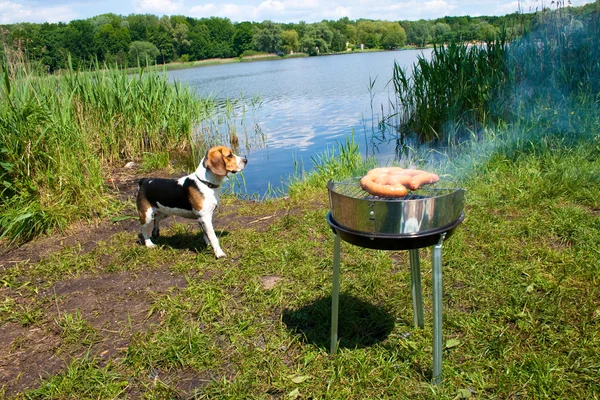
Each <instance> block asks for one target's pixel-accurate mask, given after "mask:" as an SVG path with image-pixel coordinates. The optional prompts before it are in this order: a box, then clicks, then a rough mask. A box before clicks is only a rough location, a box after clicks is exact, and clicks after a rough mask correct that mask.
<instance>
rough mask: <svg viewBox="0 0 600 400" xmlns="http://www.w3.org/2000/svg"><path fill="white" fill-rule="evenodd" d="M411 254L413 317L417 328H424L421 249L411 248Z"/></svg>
mask: <svg viewBox="0 0 600 400" xmlns="http://www.w3.org/2000/svg"><path fill="white" fill-rule="evenodd" d="M409 254H410V281H411V286H412V301H413V317H414V320H415V327H416V328H423V327H424V326H425V323H424V321H423V294H422V290H421V266H420V262H419V249H411V250H409Z"/></svg>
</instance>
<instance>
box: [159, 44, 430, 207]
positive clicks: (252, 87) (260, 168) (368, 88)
mask: <svg viewBox="0 0 600 400" xmlns="http://www.w3.org/2000/svg"><path fill="white" fill-rule="evenodd" d="M430 53H431V51H430V50H424V51H420V50H409V51H394V52H380V53H360V54H349V55H340V56H323V57H310V58H298V59H286V60H278V61H266V62H252V63H236V64H225V65H214V66H207V67H200V68H193V69H186V70H177V71H169V72H168V75H169V77H170V78H171V79H176V80H178V81H180V82H182V83H183V84H188V85H190V86H191V87H192V89H193V90H194V91H195V92H196V93H197V94H198V95H199V96H201V97H206V96H212V97H213V98H215V99H216V100H217V101H218V104H219V107H220V110H221V112H222V113H224V114H225V115H226V118H223V119H221V120H216V121H211V122H210V124H212V125H211V129H214V130H215V132H217V133H218V135H216V137H214V138H213V139H216V140H219V139H220V140H222V141H227V140H229V139H230V138H231V137H232V135H234V136H235V137H236V138H237V139H238V140H239V146H240V148H241V149H243V150H244V151H245V152H246V153H247V154H246V155H247V157H248V159H249V163H248V166H247V167H246V169H245V170H244V175H243V180H244V185H243V187H244V190H246V191H247V192H248V194H255V195H258V196H261V195H262V194H264V192H265V191H266V190H268V188H269V187H281V185H282V182H283V181H284V180H285V179H287V178H288V177H289V176H290V175H292V174H294V173H295V172H296V170H297V168H298V165H303V166H304V168H306V169H310V168H312V163H311V162H310V160H311V158H312V157H314V156H316V155H319V154H321V153H322V152H323V151H325V150H326V149H328V148H331V147H334V146H336V145H337V143H343V142H344V140H345V138H346V137H347V136H349V135H351V134H354V135H355V137H356V138H357V142H359V144H360V147H361V151H363V152H364V154H365V155H374V156H375V157H376V158H378V159H379V162H380V163H381V164H386V163H389V162H390V161H391V160H393V159H395V158H397V157H399V156H400V155H402V154H403V152H405V150H406V149H407V147H406V146H410V145H411V144H410V140H408V139H406V138H402V139H403V140H401V141H399V140H398V138H397V137H396V136H395V135H393V134H391V133H392V132H391V130H390V127H386V126H381V125H380V124H379V121H380V120H381V118H382V117H383V115H389V114H392V113H393V109H394V104H393V103H394V101H395V100H394V94H393V87H392V85H388V83H389V81H390V79H391V78H392V75H393V67H394V61H396V62H397V63H398V64H400V65H404V66H405V67H406V68H409V67H410V66H412V64H413V62H414V61H415V60H416V57H417V55H420V54H421V55H423V56H425V57H429V56H430ZM240 98H241V100H239V101H235V102H232V101H231V99H240ZM226 99H230V100H229V101H228V100H226ZM202 132H204V130H203V131H202ZM360 138H362V139H360ZM359 139H360V140H359ZM238 179H239V178H238ZM240 186H241V185H240Z"/></svg>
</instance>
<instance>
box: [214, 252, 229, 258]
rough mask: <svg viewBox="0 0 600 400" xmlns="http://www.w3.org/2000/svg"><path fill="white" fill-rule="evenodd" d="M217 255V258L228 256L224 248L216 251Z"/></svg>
mask: <svg viewBox="0 0 600 400" xmlns="http://www.w3.org/2000/svg"><path fill="white" fill-rule="evenodd" d="M215 256H216V257H217V258H225V257H227V254H225V252H223V250H219V251H215Z"/></svg>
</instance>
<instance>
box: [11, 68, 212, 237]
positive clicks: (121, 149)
mask: <svg viewBox="0 0 600 400" xmlns="http://www.w3.org/2000/svg"><path fill="white" fill-rule="evenodd" d="M1 74H2V78H3V79H2V85H1V87H0V193H1V197H0V207H1V208H2V213H0V235H1V236H2V237H4V236H7V237H10V238H12V239H13V240H15V239H20V240H27V239H30V238H32V237H34V236H36V235H39V234H41V233H44V232H49V231H51V230H52V229H54V228H64V227H65V226H66V225H67V224H68V223H69V222H72V221H73V220H76V219H80V218H87V217H92V216H98V215H105V214H106V213H107V212H109V211H110V208H111V207H114V205H113V206H111V203H110V201H109V200H110V193H108V192H107V189H106V186H105V173H106V170H107V169H108V168H110V167H113V166H119V165H122V164H124V163H125V162H126V161H129V160H134V159H143V158H144V155H145V154H154V153H162V154H165V153H166V154H168V153H175V152H180V151H182V150H186V152H187V153H188V154H191V157H193V158H194V159H197V158H198V154H199V147H200V146H201V145H202V142H201V141H197V140H195V137H194V128H195V127H196V126H198V125H199V124H200V121H202V120H204V119H206V118H207V116H208V115H210V114H211V113H213V112H214V102H212V101H208V100H206V101H203V100H199V99H198V98H197V97H196V96H195V95H194V94H193V93H192V92H191V91H190V90H189V89H188V88H185V87H183V86H182V85H180V84H178V83H170V82H169V81H168V79H167V77H166V75H165V74H162V73H159V72H148V71H146V70H144V69H139V71H138V73H137V74H135V75H131V74H128V73H127V72H126V71H124V70H121V69H119V68H104V67H103V68H100V66H96V68H95V69H93V70H89V71H75V70H73V69H69V70H67V71H63V72H62V73H61V74H60V75H57V76H47V75H45V74H43V73H38V72H36V71H34V70H32V69H31V68H30V67H29V66H27V65H26V64H25V63H22V64H20V65H14V64H13V63H11V59H9V58H8V57H7V58H6V59H5V62H4V63H3V66H2V72H1Z"/></svg>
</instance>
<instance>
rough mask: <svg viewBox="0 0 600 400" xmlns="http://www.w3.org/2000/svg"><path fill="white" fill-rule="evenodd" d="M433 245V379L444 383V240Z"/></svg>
mask: <svg viewBox="0 0 600 400" xmlns="http://www.w3.org/2000/svg"><path fill="white" fill-rule="evenodd" d="M445 237H446V234H445V233H443V234H442V237H441V238H440V241H439V243H438V244H436V245H435V246H434V247H433V252H432V254H433V260H432V266H433V379H432V383H433V384H434V385H438V384H440V383H442V346H443V341H442V242H443V241H444V238H445Z"/></svg>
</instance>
